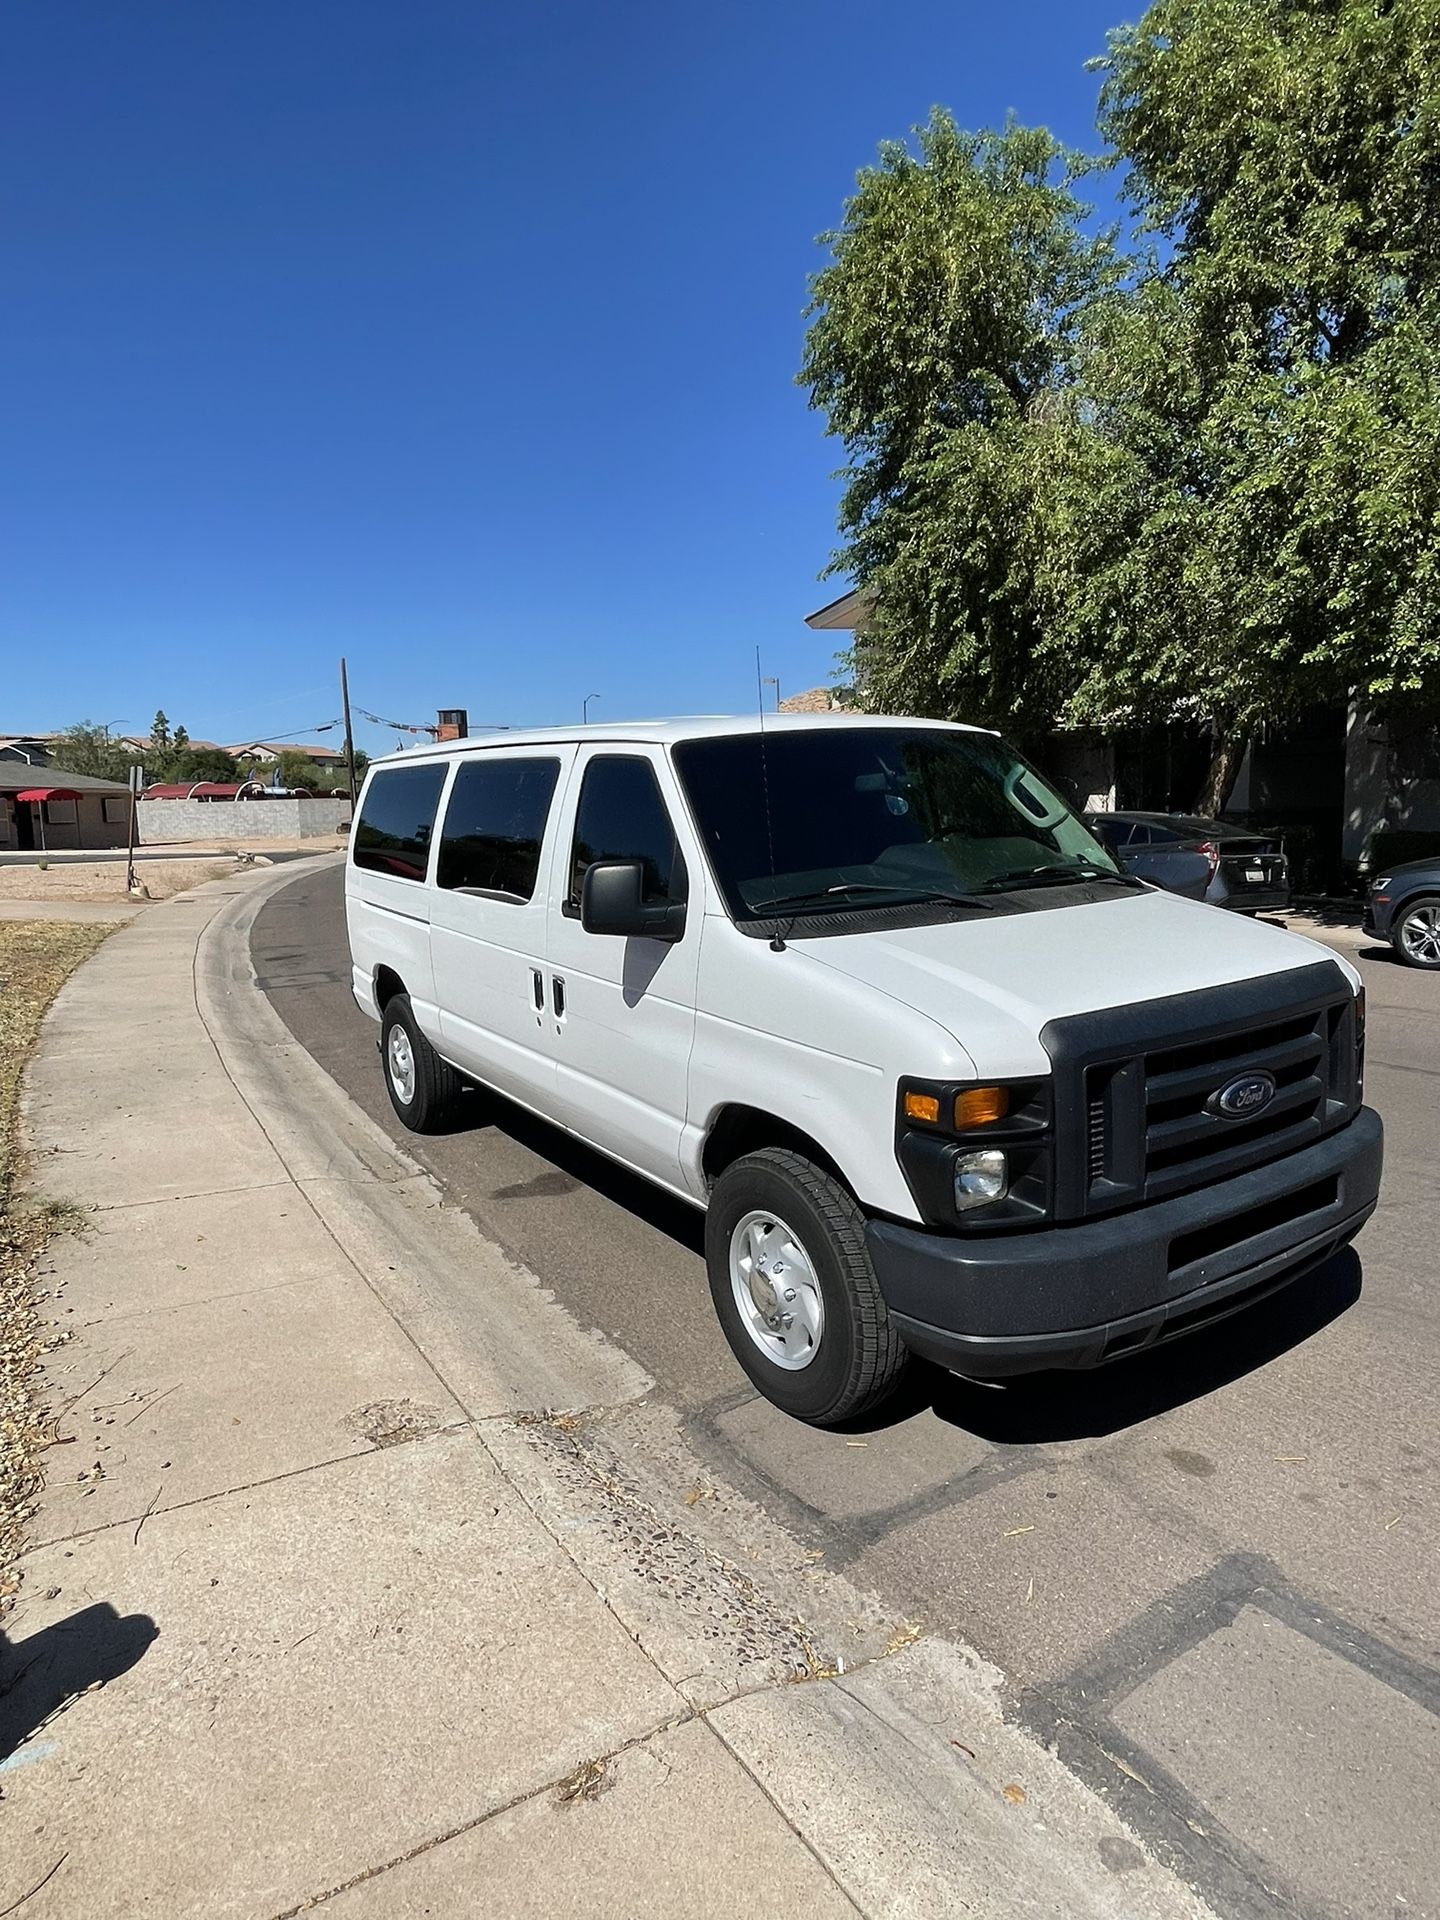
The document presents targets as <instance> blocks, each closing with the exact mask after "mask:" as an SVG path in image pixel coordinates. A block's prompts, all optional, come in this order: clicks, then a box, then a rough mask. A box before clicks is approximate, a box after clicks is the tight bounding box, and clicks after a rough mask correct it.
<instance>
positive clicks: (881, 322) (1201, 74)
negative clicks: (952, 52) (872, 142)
mask: <svg viewBox="0 0 1440 1920" xmlns="http://www.w3.org/2000/svg"><path fill="white" fill-rule="evenodd" d="M1097 64H1098V65H1099V67H1100V69H1101V71H1102V74H1103V81H1102V88H1101V96H1100V126H1101V131H1102V133H1103V134H1104V136H1105V137H1106V140H1107V141H1108V143H1109V154H1108V161H1109V164H1111V165H1113V166H1115V167H1117V168H1118V169H1120V173H1121V180H1122V187H1123V193H1124V196H1125V200H1126V202H1127V204H1128V207H1129V209H1130V212H1131V215H1132V221H1133V235H1132V247H1131V250H1130V252H1129V253H1128V254H1127V255H1125V256H1124V257H1122V256H1121V255H1120V253H1119V252H1118V250H1117V248H1116V247H1114V246H1112V245H1111V244H1110V243H1109V242H1108V241H1107V240H1106V239H1105V238H1103V237H1102V238H1098V239H1097V238H1094V237H1087V233H1086V227H1085V223H1084V216H1083V210H1082V209H1081V208H1080V206H1079V204H1078V202H1077V200H1076V199H1075V197H1074V189H1073V177H1072V176H1073V170H1074V162H1073V157H1072V156H1069V155H1066V154H1064V153H1062V152H1061V150H1060V149H1059V148H1058V147H1057V146H1056V145H1055V143H1054V142H1053V141H1051V140H1050V138H1049V136H1048V135H1046V134H1044V133H1042V132H1036V131H1034V130H1027V129H1022V128H1018V127H1011V128H1009V129H1007V131H1006V132H1005V133H1004V134H1000V135H995V134H988V135H986V134H981V135H967V134H962V133H960V132H959V131H958V130H957V129H955V127H954V126H953V124H952V123H951V122H950V121H949V120H948V118H947V117H946V116H944V115H943V114H939V113H937V114H936V115H934V116H933V117H932V119H931V121H930V123H929V125H928V126H927V127H926V128H924V129H923V130H921V133H920V136H919V144H918V151H916V152H913V153H912V152H910V151H908V150H906V149H904V148H898V147H886V148H883V149H882V151H881V155H880V160H879V163H878V165H877V166H875V167H874V168H871V169H868V170H867V171H866V172H864V173H862V175H861V176H860V182H859V188H858V191H857V193H856V195H855V197H854V198H853V199H852V200H851V201H850V203H849V205H848V207H847V209H846V215H845V220H844V223H843V225H842V227H841V228H840V230H839V231H838V232H837V233H835V234H832V235H829V236H826V240H827V244H828V245H829V247H830V249H831V260H830V264H829V265H828V266H827V267H826V268H825V269H824V270H823V271H822V272H821V273H820V274H819V275H817V277H816V280H815V282H814V301H813V304H812V309H811V313H812V323H811V328H810V335H809V343H808V351H807V355H806V361H805V366H804V369H803V372H802V375H801V378H802V380H804V381H805V382H806V383H807V384H808V385H809V387H810V391H811V397H812V402H813V403H814V404H815V405H816V406H818V407H820V408H822V409H823V410H824V411H825V412H826V414H827V415H828V418H829V426H830V430H831V431H832V432H834V433H836V434H838V435H839V436H840V437H841V438H842V439H843V441H844V442H845V444H846V447H847V450H848V452H849V454H850V467H849V469H848V470H847V474H846V487H845V492H844V495H843V498H842V504H841V515H840V524H841V532H842V536H843V540H844V544H843V545H842V547H841V550H840V552H839V553H838V554H837V556H836V565H837V566H840V567H844V568H845V569H847V570H848V571H849V572H851V573H852V574H853V575H854V577H855V579H856V580H857V582H858V583H860V584H861V585H863V586H865V587H866V588H867V589H868V590H869V592H870V593H871V595H872V596H873V598H874V603H875V614H874V619H873V622H872V625H871V627H870V629H869V632H868V633H867V635H866V636H865V637H864V639H863V641H862V643H861V646H860V653H859V659H858V662H857V664H858V666H859V668H860V670H861V672H862V675H863V677H864V679H865V681H866V685H867V691H868V692H869V694H870V696H871V697H872V698H873V699H878V700H879V701H880V702H883V703H885V704H891V705H903V706H907V707H911V708H915V709H917V710H920V711H926V712H939V713H949V714H955V715H961V716H963V717H967V718H975V719H985V720H992V721H997V722H999V723H1001V724H1005V725H1008V726H1011V727H1012V728H1016V729H1018V730H1019V731H1021V732H1022V733H1023V732H1026V731H1029V730H1033V729H1034V728H1035V727H1037V726H1043V725H1044V724H1045V723H1047V722H1052V721H1054V720H1075V721H1092V722H1099V723H1103V724H1106V725H1108V726H1115V725H1117V724H1122V723H1125V722H1130V723H1134V724H1142V723H1145V722H1147V721H1152V720H1156V719H1167V718H1171V717H1175V716H1177V715H1187V714H1188V715H1190V716H1192V717H1193V718H1194V719H1195V720H1196V721H1197V722H1200V721H1204V722H1206V723H1208V725H1209V727H1210V730H1211V733H1212V736H1213V739H1214V741H1215V763H1214V766H1213V768H1212V775H1211V779H1210V780H1209V782H1208V783H1207V791H1206V793H1205V795H1203V796H1202V798H1203V799H1204V800H1205V801H1206V802H1207V803H1208V804H1210V805H1217V804H1219V802H1220V801H1221V800H1223V798H1224V794H1225V791H1226V790H1228V784H1229V782H1230V781H1231V780H1232V779H1233V775H1234V771H1235V769H1236V768H1237V767H1238V764H1239V759H1240V755H1241V753H1242V751H1243V747H1244V744H1245V742H1246V740H1247V739H1248V738H1249V737H1250V736H1251V734H1252V733H1253V732H1254V730H1255V729H1256V728H1258V727H1260V726H1262V725H1264V724H1267V723H1269V722H1271V721H1276V720H1284V719H1286V718H1288V717H1290V716H1292V715H1293V714H1295V713H1296V712H1298V711H1299V710H1300V709H1301V708H1303V707H1305V706H1307V705H1310V704H1312V703H1314V702H1316V701H1322V700H1338V699H1343V698H1345V697H1346V696H1347V695H1348V694H1349V693H1351V692H1356V693H1358V694H1360V695H1361V696H1362V697H1363V698H1364V699H1366V700H1367V701H1368V702H1370V703H1371V704H1372V705H1381V706H1383V705H1384V704H1385V703H1386V702H1390V701H1397V700H1402V699H1408V698H1414V697H1421V698H1424V697H1430V698H1434V697H1436V696H1437V694H1440V0H1383V3H1378V4H1377V0H1156V4H1154V5H1152V6H1151V7H1150V8H1149V9H1148V10H1147V11H1146V13H1145V14H1144V16H1143V17H1142V19H1141V20H1140V23H1139V24H1138V26H1135V27H1131V28H1124V29H1121V30H1119V31H1117V32H1116V33H1115V34H1114V35H1112V36H1111V40H1110V44H1109V50H1108V52H1107V54H1106V55H1105V57H1104V58H1103V60H1101V61H1100V62H1099V63H1097Z"/></svg>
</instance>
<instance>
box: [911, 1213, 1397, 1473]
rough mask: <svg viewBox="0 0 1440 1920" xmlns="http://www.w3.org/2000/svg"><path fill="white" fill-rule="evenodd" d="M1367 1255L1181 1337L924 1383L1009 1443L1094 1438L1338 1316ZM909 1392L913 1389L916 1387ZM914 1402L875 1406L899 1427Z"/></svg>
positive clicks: (966, 1418)
mask: <svg viewBox="0 0 1440 1920" xmlns="http://www.w3.org/2000/svg"><path fill="white" fill-rule="evenodd" d="M1360 1288H1361V1267H1360V1259H1359V1256H1358V1255H1357V1254H1356V1253H1355V1251H1354V1249H1353V1248H1350V1247H1347V1248H1345V1250H1344V1251H1343V1252H1341V1253H1337V1254H1336V1255H1335V1256H1334V1258H1333V1259H1331V1260H1327V1261H1326V1262H1325V1264H1324V1266H1323V1267H1317V1268H1316V1269H1315V1270H1314V1271H1313V1272H1312V1273H1309V1274H1306V1275H1304V1276H1303V1277H1302V1278H1301V1279H1299V1280H1297V1281H1296V1282H1295V1284H1294V1285H1293V1286H1290V1287H1286V1288H1283V1289H1282V1290H1281V1291H1280V1292H1279V1293H1276V1294H1273V1295H1272V1296H1271V1297H1270V1298H1269V1299H1268V1300H1262V1301H1261V1302H1259V1303H1258V1305H1256V1306H1253V1307H1249V1308H1247V1309H1246V1310H1245V1311H1244V1312H1242V1313H1237V1314H1235V1315H1234V1316H1233V1317H1232V1318H1231V1319H1228V1320H1222V1321H1218V1322H1217V1323H1216V1324H1215V1325H1214V1326H1213V1327H1207V1328H1204V1329H1203V1330H1202V1331H1200V1332H1198V1333H1193V1334H1190V1335H1188V1336H1187V1337H1186V1338H1184V1339H1181V1340H1176V1341H1174V1342H1173V1343H1172V1344H1170V1345H1167V1346H1162V1347H1155V1348H1152V1349H1151V1350H1150V1351H1149V1352H1148V1353H1141V1354H1136V1355H1135V1356H1134V1358H1133V1359H1128V1360H1116V1361H1114V1362H1112V1363H1111V1364H1110V1365H1109V1366H1106V1367H1095V1368H1091V1369H1089V1370H1087V1371H1079V1372H1070V1373H1060V1372H1056V1373H1036V1374H1026V1375H1024V1376H1022V1377H1020V1378H1019V1379H1015V1380H1012V1381H1010V1382H1009V1383H1008V1384H1007V1385H1005V1386H1002V1387H987V1386H983V1385H981V1384H979V1383H977V1382H975V1381H970V1380H962V1379H960V1378H959V1377H958V1376H956V1375H954V1374H945V1373H941V1372H939V1371H938V1370H933V1371H932V1370H929V1369H927V1370H926V1377H925V1379H924V1382H923V1385H922V1383H921V1382H917V1389H918V1390H919V1391H920V1393H921V1394H922V1395H923V1397H924V1400H925V1402H926V1403H928V1404H929V1405H931V1406H933V1407H934V1410H935V1412H936V1413H937V1414H938V1415H939V1417H940V1418H941V1419H942V1420H948V1421H950V1422H952V1424H954V1425H955V1426H957V1427H963V1428H964V1429H965V1430H966V1431H967V1432H969V1433H973V1434H977V1435H979V1436H980V1438H982V1439H985V1440H992V1441H995V1442H997V1443H998V1444H1000V1445H1009V1446H1026V1445H1034V1444H1038V1443H1042V1442H1046V1441H1054V1440H1081V1439H1093V1438H1097V1437H1099V1436H1102V1435H1105V1434H1109V1433H1116V1432H1118V1431H1119V1430H1120V1429H1121V1428H1122V1427H1132V1426H1136V1425H1138V1424H1139V1422H1140V1421H1142V1420H1151V1419H1153V1418H1154V1417H1155V1416H1156V1415H1157V1414H1161V1413H1169V1412H1171V1411H1172V1409H1174V1408H1175V1407H1180V1406H1184V1405H1186V1404H1187V1403H1188V1402H1189V1401H1192V1400H1201V1399H1203V1398H1204V1397H1205V1395H1206V1394H1209V1393H1214V1392H1215V1391H1216V1390H1217V1389H1218V1388H1220V1387H1226V1386H1229V1385H1230V1383H1231V1382H1232V1381H1234V1380H1239V1379H1241V1378H1242V1377H1243V1376H1244V1375H1245V1374H1247V1373H1254V1372H1255V1371H1256V1369H1257V1368H1259V1367H1264V1366H1268V1365H1269V1364H1270V1362H1271V1361H1272V1360H1277V1359H1279V1357H1280V1356H1281V1354H1284V1353H1288V1352H1289V1351H1290V1350H1291V1349H1292V1348H1294V1347H1298V1346H1300V1345H1301V1344H1302V1343H1303V1342H1304V1341H1306V1340H1309V1339H1310V1338H1311V1337H1312V1336H1313V1335H1315V1334H1317V1333H1318V1332H1319V1331H1320V1330H1321V1328H1322V1327H1327V1326H1329V1324H1330V1323H1331V1321H1332V1320H1338V1319H1339V1317H1340V1315H1341V1314H1342V1313H1345V1312H1347V1311H1348V1310H1349V1309H1350V1308H1351V1307H1352V1306H1354V1304H1355V1302H1356V1301H1357V1300H1358V1299H1359V1297H1360ZM905 1398H909V1396H908V1395H906V1396H905ZM915 1410H916V1409H915V1407H914V1406H913V1405H912V1406H910V1407H902V1401H901V1400H900V1399H897V1400H893V1401H891V1402H889V1403H888V1405H886V1406H885V1407H882V1408H878V1409H877V1410H876V1419H875V1422H874V1424H875V1425H876V1426H891V1425H893V1424H894V1422H895V1421H896V1420H897V1419H903V1418H905V1417H906V1415H907V1414H908V1413H910V1412H913V1411H915Z"/></svg>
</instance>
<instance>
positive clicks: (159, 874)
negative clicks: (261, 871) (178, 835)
mask: <svg viewBox="0 0 1440 1920" xmlns="http://www.w3.org/2000/svg"><path fill="white" fill-rule="evenodd" d="M235 870H236V862H235V861H234V860H226V859H213V858H212V859H209V860H137V861H136V863H135V877H136V878H137V879H138V880H139V881H140V882H141V883H142V885H143V886H145V888H146V889H147V890H148V892H149V895H150V898H151V899H152V900H168V899H169V897H170V895H171V894H172V893H183V892H184V891H185V889H186V888H187V887H198V886H199V885H200V884H201V882H202V881H204V880H219V879H220V878H221V877H222V875H224V874H227V873H234V872H235ZM125 898H127V895H126V892H125V862H124V861H123V860H93V861H91V860H64V861H57V862H56V863H55V864H54V865H53V866H49V867H45V868H43V869H42V868H40V867H11V866H4V867H0V900H34V901H37V902H38V903H39V904H40V905H41V906H43V905H44V903H45V902H46V901H47V900H124V899H125Z"/></svg>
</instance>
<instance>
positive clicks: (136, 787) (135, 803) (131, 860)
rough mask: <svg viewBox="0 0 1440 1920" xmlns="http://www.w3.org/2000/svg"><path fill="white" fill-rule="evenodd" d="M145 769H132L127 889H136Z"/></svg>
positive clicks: (126, 873)
mask: <svg viewBox="0 0 1440 1920" xmlns="http://www.w3.org/2000/svg"><path fill="white" fill-rule="evenodd" d="M144 779H145V770H144V768H143V767H140V766H132V767H131V769H130V845H129V848H128V850H127V852H126V855H125V891H126V892H127V893H134V891H135V814H136V812H137V810H138V808H139V805H140V789H141V786H142V785H143V783H144Z"/></svg>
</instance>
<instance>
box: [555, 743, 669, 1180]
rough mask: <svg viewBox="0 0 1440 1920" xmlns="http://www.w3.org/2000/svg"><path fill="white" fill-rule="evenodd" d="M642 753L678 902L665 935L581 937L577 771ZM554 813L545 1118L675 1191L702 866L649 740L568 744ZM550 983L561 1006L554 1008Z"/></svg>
mask: <svg viewBox="0 0 1440 1920" xmlns="http://www.w3.org/2000/svg"><path fill="white" fill-rule="evenodd" d="M616 756H618V757H622V758H624V759H627V760H640V761H643V762H644V763H645V764H646V765H647V766H648V767H649V769H650V771H651V774H652V775H653V777H654V780H655V783H656V786H657V787H658V789H659V792H660V797H661V799H662V800H663V801H664V803H665V806H666V808H667V810H668V811H669V814H670V820H671V824H672V826H673V827H674V829H675V837H676V842H677V845H678V847H679V850H680V854H681V857H682V858H683V860H684V862H685V868H686V874H687V878H688V904H687V909H686V924H685V932H684V934H683V936H682V937H681V938H680V939H679V940H676V941H662V940H641V939H632V940H620V939H609V938H604V937H597V936H596V935H594V934H589V933H586V931H585V930H584V928H583V927H582V926H581V924H580V920H579V916H578V914H577V913H576V912H575V911H574V908H573V904H572V902H571V901H570V897H569V896H570V883H571V847H572V844H573V841H574V837H575V826H576V816H577V812H578V809H579V803H580V796H581V793H582V792H583V790H584V784H585V773H586V769H587V768H588V767H589V766H590V765H591V763H592V762H593V761H594V760H596V759H597V758H610V757H616ZM557 812H558V822H559V824H558V830H557V831H556V833H555V835H554V843H553V849H552V853H551V863H550V870H549V902H550V904H549V920H548V929H547V960H548V965H549V970H550V973H551V976H552V985H551V1003H550V1007H549V1010H548V1014H547V1017H548V1020H549V1023H550V1028H551V1034H552V1038H553V1043H554V1054H555V1061H556V1069H557V1078H556V1086H555V1107H554V1112H555V1117H556V1118H557V1119H558V1120H559V1122H560V1124H561V1125H562V1126H564V1127H567V1128H569V1130H570V1131H571V1132H573V1133H576V1134H579V1135H580V1136H581V1137H582V1138H585V1139H587V1140H592V1141H594V1142H595V1143H596V1144H597V1145H602V1146H603V1148H604V1150H605V1151H606V1152H607V1153H609V1154H610V1155H611V1156H612V1157H613V1158H615V1159H617V1160H619V1161H621V1162H622V1164H624V1165H625V1166H628V1167H633V1168H634V1169H635V1170H636V1171H638V1172H640V1173H643V1174H646V1175H648V1176H649V1178H650V1179H652V1180H655V1181H658V1182H659V1183H660V1184H661V1185H663V1186H665V1187H668V1188H669V1189H670V1190H671V1191H679V1192H681V1193H683V1194H684V1195H685V1197H686V1198H691V1197H698V1196H694V1195H693V1194H692V1191H691V1187H690V1183H689V1182H688V1181H687V1179H686V1178H685V1175H684V1173H683V1172H682V1169H681V1161H680V1145H681V1136H682V1134H683V1132H684V1128H685V1120H686V1110H687V1100H688V1078H687V1076H688V1071H689V1064H690V1049H691V1046H692V1044H693V1041H694V1037H695V997H696V977H697V974H698V971H699V965H700V948H701V936H702V930H703V928H704V926H705V899H706V879H705V863H704V860H703V858H702V855H701V850H700V847H699V844H698V842H697V841H696V839H695V836H694V832H693V830H692V828H691V826H690V821H689V818H688V815H687V814H686V812H685V810H684V808H683V807H682V806H681V805H680V803H679V797H678V795H677V793H676V791H675V786H674V775H673V773H672V772H671V769H670V765H669V762H668V760H667V758H666V756H665V754H664V753H663V752H662V751H660V750H659V749H658V748H654V747H649V746H644V745H635V746H622V745H617V744H616V743H614V742H611V741H600V742H597V743H596V744H595V745H593V746H591V745H587V746H584V747H582V748H581V749H580V751H579V754H578V756H577V758H576V760H575V763H574V766H573V768H572V771H571V775H570V781H569V786H568V789H567V791H566V792H565V794H564V796H563V800H562V804H561V806H560V807H559V808H558V809H557ZM556 979H558V980H559V981H560V982H561V991H562V994H563V1012H561V1013H559V1014H557V1013H556V1011H555V1005H554V984H553V983H554V981H555V980H556Z"/></svg>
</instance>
